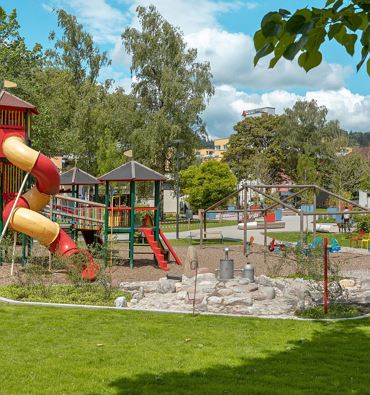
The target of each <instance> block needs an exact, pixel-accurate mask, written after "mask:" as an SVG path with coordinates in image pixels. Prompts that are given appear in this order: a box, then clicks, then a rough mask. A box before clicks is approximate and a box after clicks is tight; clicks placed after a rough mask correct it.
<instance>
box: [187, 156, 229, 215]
mask: <svg viewBox="0 0 370 395" xmlns="http://www.w3.org/2000/svg"><path fill="white" fill-rule="evenodd" d="M180 182H181V187H182V191H183V193H184V194H185V195H187V200H188V202H189V203H190V206H191V207H192V209H193V210H199V209H201V208H204V209H205V208H207V207H209V206H211V205H212V204H214V203H216V202H217V201H219V200H221V199H222V198H224V197H225V196H227V195H229V194H230V193H232V192H233V191H235V188H236V182H237V180H236V177H235V176H234V175H233V173H232V172H231V170H230V167H229V166H228V164H227V163H223V162H219V161H217V160H208V161H205V162H203V163H202V164H201V165H200V166H195V165H192V166H190V167H189V168H187V169H186V170H182V171H181V172H180Z"/></svg>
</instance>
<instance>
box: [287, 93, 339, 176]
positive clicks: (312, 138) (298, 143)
mask: <svg viewBox="0 0 370 395" xmlns="http://www.w3.org/2000/svg"><path fill="white" fill-rule="evenodd" d="M326 115H327V108H326V107H325V106H318V105H317V102H316V101H315V100H311V101H309V102H308V101H297V102H296V103H295V104H294V106H293V107H292V108H291V109H289V108H288V109H285V114H284V116H283V123H282V127H281V133H282V136H283V137H282V149H283V150H284V153H285V156H286V162H285V170H286V172H287V174H288V175H289V176H291V177H292V178H294V179H297V168H298V160H299V158H300V156H301V155H306V156H308V157H310V158H312V160H313V161H314V166H315V168H316V169H317V170H318V172H319V174H321V176H322V178H323V181H324V183H326V182H327V181H328V176H329V174H328V167H330V166H331V164H332V163H333V162H334V161H335V160H336V158H337V153H338V152H340V151H341V150H342V149H343V147H345V146H347V138H346V136H345V134H344V132H343V131H342V130H341V129H340V127H339V123H338V122H337V121H329V122H328V121H327V120H326ZM329 178H330V177H329Z"/></svg>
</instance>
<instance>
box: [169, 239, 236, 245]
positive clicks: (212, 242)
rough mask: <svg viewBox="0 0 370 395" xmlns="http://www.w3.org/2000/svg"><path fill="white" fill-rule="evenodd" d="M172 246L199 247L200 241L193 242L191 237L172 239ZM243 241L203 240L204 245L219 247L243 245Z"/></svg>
mask: <svg viewBox="0 0 370 395" xmlns="http://www.w3.org/2000/svg"><path fill="white" fill-rule="evenodd" d="M170 243H171V245H174V246H187V245H199V244H200V241H199V239H198V240H193V241H192V240H191V239H190V238H189V237H187V238H184V239H171V240H170ZM241 244H242V240H237V239H226V238H224V240H223V242H221V239H209V240H207V241H204V240H203V245H217V246H223V245H224V246H225V247H226V246H229V245H241Z"/></svg>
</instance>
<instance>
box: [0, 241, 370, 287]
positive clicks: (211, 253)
mask: <svg viewBox="0 0 370 395" xmlns="http://www.w3.org/2000/svg"><path fill="white" fill-rule="evenodd" d="M226 246H227V245H226V244H225V245H223V246H206V247H205V248H200V247H199V246H197V247H196V249H197V254H198V259H199V267H201V268H208V269H209V271H211V272H215V270H216V269H218V268H219V262H220V259H221V258H223V257H224V248H225V247H226ZM139 248H140V247H139ZM174 249H175V251H176V253H177V254H178V256H179V257H180V259H181V260H182V262H183V263H184V265H183V266H182V267H179V266H178V265H176V263H174V262H173V263H171V264H170V265H169V266H170V271H169V272H164V271H162V270H160V269H159V268H157V267H155V266H154V265H153V257H152V255H151V254H148V255H141V257H142V258H141V259H137V260H135V268H134V269H133V270H131V269H130V268H129V266H128V261H127V260H125V259H122V261H121V262H122V264H123V265H119V266H116V265H114V266H112V268H111V275H112V282H113V285H118V284H119V283H120V282H121V281H150V280H158V279H160V278H161V277H165V276H166V275H167V274H169V275H174V276H181V275H182V274H183V273H184V270H186V269H185V267H186V259H187V252H188V246H176V247H174ZM230 257H231V258H232V259H233V260H234V266H235V268H236V269H241V268H243V266H244V265H245V264H246V263H247V261H249V262H250V263H252V264H253V265H254V267H255V272H256V275H261V274H265V275H269V274H270V269H271V267H272V266H273V265H274V264H275V265H276V264H278V262H279V260H280V259H281V256H279V255H274V253H270V252H267V253H266V258H265V256H264V253H263V247H262V246H259V245H255V246H254V247H253V249H252V252H251V254H250V255H249V257H248V258H246V257H245V256H244V255H243V248H242V246H237V245H232V246H230ZM122 258H125V256H122ZM331 259H332V262H335V263H337V264H338V265H339V267H340V270H341V271H343V272H351V271H355V272H358V273H361V272H364V273H369V272H370V253H369V254H368V255H364V254H360V253H358V254H357V253H346V252H341V253H338V254H331ZM18 267H19V266H18ZM293 272H294V271H293V269H292V268H291V267H287V266H286V265H283V267H282V268H281V271H280V273H279V275H282V276H284V275H289V274H293ZM13 281H15V279H14V278H11V277H10V265H7V264H4V265H3V266H0V285H5V284H9V283H12V282H13ZM50 281H51V282H53V283H66V282H68V279H67V276H66V274H65V273H60V272H58V273H53V275H52V276H51V278H50Z"/></svg>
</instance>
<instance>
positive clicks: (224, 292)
mask: <svg viewBox="0 0 370 395" xmlns="http://www.w3.org/2000/svg"><path fill="white" fill-rule="evenodd" d="M217 293H218V294H219V295H221V296H230V295H232V294H233V293H234V292H233V290H232V289H231V288H220V289H218V290H217Z"/></svg>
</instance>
